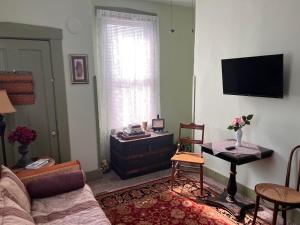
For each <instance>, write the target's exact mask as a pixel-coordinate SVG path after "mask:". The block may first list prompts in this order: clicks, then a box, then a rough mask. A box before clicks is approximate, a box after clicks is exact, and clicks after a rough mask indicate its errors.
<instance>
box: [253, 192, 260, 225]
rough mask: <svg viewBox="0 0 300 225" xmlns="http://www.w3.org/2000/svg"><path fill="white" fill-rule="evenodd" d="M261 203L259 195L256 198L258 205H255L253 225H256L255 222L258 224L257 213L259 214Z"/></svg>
mask: <svg viewBox="0 0 300 225" xmlns="http://www.w3.org/2000/svg"><path fill="white" fill-rule="evenodd" d="M259 201H260V196H259V195H257V196H256V203H255V209H254V215H253V221H252V225H255V222H256V217H257V212H258V208H259Z"/></svg>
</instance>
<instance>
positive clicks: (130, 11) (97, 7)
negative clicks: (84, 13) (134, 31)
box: [95, 6, 157, 16]
mask: <svg viewBox="0 0 300 225" xmlns="http://www.w3.org/2000/svg"><path fill="white" fill-rule="evenodd" d="M95 9H96V10H95V11H96V12H97V9H103V10H111V11H117V12H124V13H133V14H141V15H148V16H157V14H156V13H151V12H145V11H141V10H136V9H130V8H120V7H107V6H96V7H95Z"/></svg>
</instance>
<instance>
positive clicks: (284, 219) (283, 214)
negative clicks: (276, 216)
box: [282, 210, 286, 225]
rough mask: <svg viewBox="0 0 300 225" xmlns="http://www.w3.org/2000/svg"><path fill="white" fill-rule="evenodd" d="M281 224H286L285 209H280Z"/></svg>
mask: <svg viewBox="0 0 300 225" xmlns="http://www.w3.org/2000/svg"><path fill="white" fill-rule="evenodd" d="M282 218H283V225H286V211H285V210H283V211H282Z"/></svg>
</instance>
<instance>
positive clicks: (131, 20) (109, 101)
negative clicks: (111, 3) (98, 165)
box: [96, 9, 160, 159]
mask: <svg viewBox="0 0 300 225" xmlns="http://www.w3.org/2000/svg"><path fill="white" fill-rule="evenodd" d="M96 24H97V43H98V65H99V67H98V72H99V76H98V78H99V79H98V81H99V82H98V87H99V91H98V93H99V113H100V115H99V118H100V148H101V149H100V151H101V153H102V159H103V158H106V159H109V134H110V131H111V129H122V128H123V127H126V126H128V125H129V124H130V123H139V124H140V123H141V122H142V121H148V122H150V121H151V119H152V118H155V117H156V115H157V114H158V113H160V95H159V88H160V86H159V38H158V37H159V35H158V18H157V16H149V15H141V14H131V13H124V12H116V11H110V10H102V9H99V10H97V22H96Z"/></svg>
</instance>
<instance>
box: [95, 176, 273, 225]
mask: <svg viewBox="0 0 300 225" xmlns="http://www.w3.org/2000/svg"><path fill="white" fill-rule="evenodd" d="M170 187H171V180H170V177H166V178H162V179H158V180H154V181H150V182H147V183H144V184H140V185H137V186H133V187H128V188H124V189H121V190H118V191H113V192H108V193H107V192H106V193H102V194H99V195H97V196H96V199H97V201H98V202H99V204H100V206H101V208H102V209H103V210H104V212H105V214H106V216H107V217H108V219H109V220H110V221H111V223H112V224H113V225H160V224H162V225H169V224H177V225H181V224H186V225H242V224H251V222H252V216H251V215H250V214H247V215H246V217H245V219H244V221H243V222H242V223H239V222H237V221H235V219H234V217H233V216H231V214H229V213H228V212H227V211H225V210H222V209H220V208H215V207H211V206H207V205H204V204H200V203H197V201H196V196H198V195H199V187H198V185H197V184H196V183H195V182H194V181H192V180H190V179H188V178H181V179H180V180H178V179H177V180H176V185H175V186H174V191H171V190H170ZM207 188H208V187H207V186H206V189H207ZM256 225H269V224H268V223H266V222H264V221H262V220H260V219H258V220H257V222H256Z"/></svg>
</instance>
